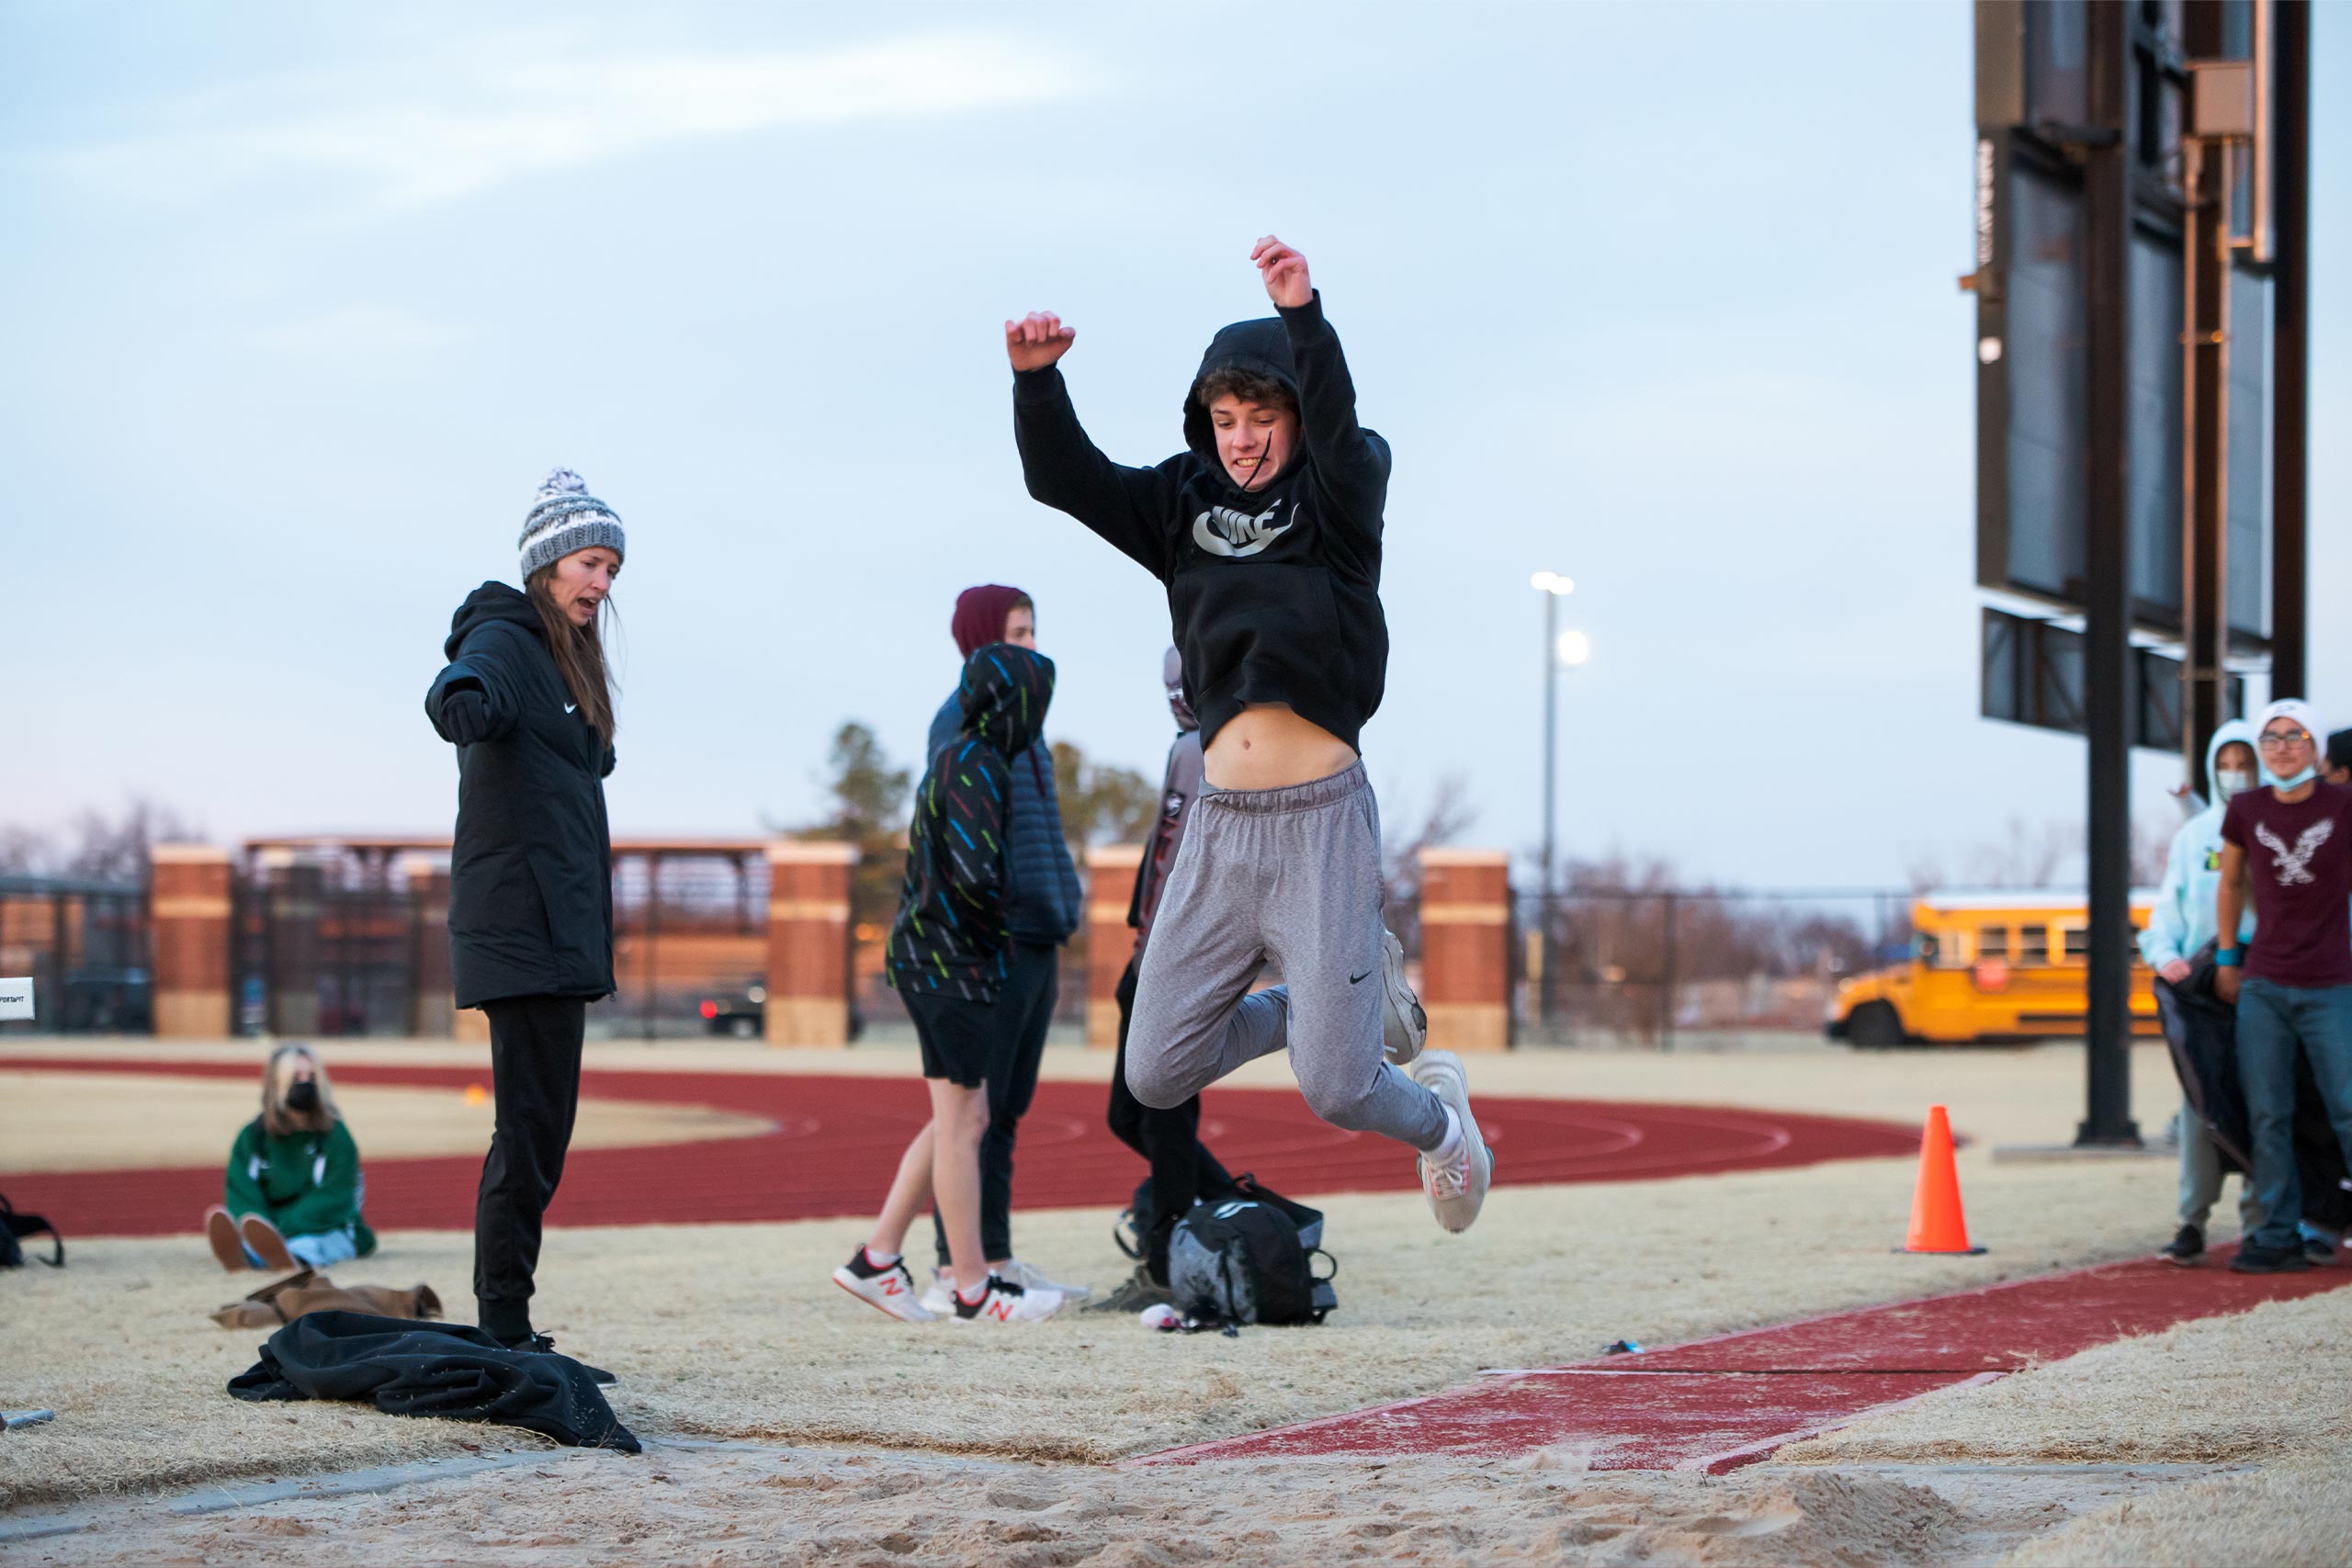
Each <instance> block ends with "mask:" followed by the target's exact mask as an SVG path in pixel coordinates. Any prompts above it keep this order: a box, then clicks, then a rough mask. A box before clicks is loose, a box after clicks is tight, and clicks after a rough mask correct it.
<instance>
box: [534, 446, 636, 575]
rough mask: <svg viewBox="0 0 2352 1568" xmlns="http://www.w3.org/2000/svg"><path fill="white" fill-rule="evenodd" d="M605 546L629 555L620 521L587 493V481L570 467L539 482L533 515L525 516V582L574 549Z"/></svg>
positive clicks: (561, 469)
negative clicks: (534, 573) (536, 572)
mask: <svg viewBox="0 0 2352 1568" xmlns="http://www.w3.org/2000/svg"><path fill="white" fill-rule="evenodd" d="M598 545H602V546H604V547H605V548H606V549H608V550H610V551H612V552H613V554H615V555H616V556H626V555H628V548H627V547H626V546H625V545H624V543H623V541H622V537H621V520H620V519H619V518H617V517H616V516H614V515H613V511H612V508H610V507H608V506H606V505H605V503H604V502H601V501H598V500H597V499H596V498H595V497H594V496H593V495H590V494H589V493H588V481H587V480H585V479H582V478H581V477H580V476H579V475H578V474H575V473H573V472H572V471H571V469H570V468H558V469H556V470H555V471H554V472H553V473H550V474H549V475H548V477H547V478H546V479H542V480H541V481H539V493H538V495H537V497H536V498H535V499H534V500H533V501H532V502H531V514H530V515H529V516H528V517H526V518H524V519H523V537H522V538H521V539H520V540H518V541H517V546H518V547H519V548H520V549H521V550H522V552H523V581H526V582H528V581H530V580H531V573H533V572H535V571H537V570H539V568H541V567H543V566H546V565H548V563H549V562H551V561H559V560H561V559H562V558H564V557H566V556H568V555H570V554H571V552H572V551H574V550H586V549H593V548H594V547H596V546H598Z"/></svg>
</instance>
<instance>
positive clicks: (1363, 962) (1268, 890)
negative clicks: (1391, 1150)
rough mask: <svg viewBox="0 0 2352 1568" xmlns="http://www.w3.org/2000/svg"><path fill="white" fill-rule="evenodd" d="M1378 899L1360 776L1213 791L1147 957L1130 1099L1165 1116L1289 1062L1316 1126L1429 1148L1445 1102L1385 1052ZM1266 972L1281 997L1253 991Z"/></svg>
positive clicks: (1367, 800)
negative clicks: (1279, 1060)
mask: <svg viewBox="0 0 2352 1568" xmlns="http://www.w3.org/2000/svg"><path fill="white" fill-rule="evenodd" d="M1382 893H1383V889H1382V884H1381V877H1380V807H1378V806H1376V805H1375V804H1374V801H1373V798H1372V785H1371V784H1370V783H1369V782H1368V781H1367V780H1366V779H1365V777H1364V771H1363V763H1362V762H1358V763H1356V764H1355V765H1354V766H1352V767H1351V768H1349V769H1348V770H1347V771H1346V772H1345V773H1333V774H1332V775H1331V776H1330V777H1329V778H1327V779H1317V780H1315V781H1314V782H1313V783H1311V784H1293V785H1291V786H1290V787H1289V788H1286V789H1250V790H1240V789H1216V788H1213V787H1212V788H1210V789H1209V790H1208V791H1207V792H1206V793H1204V795H1202V796H1201V798H1200V801H1199V803H1198V804H1197V805H1195V806H1194V807H1193V816H1192V820H1191V821H1189V822H1187V823H1186V824H1185V827H1184V840H1183V843H1182V846H1180V847H1179V849H1178V850H1177V852H1176V864H1175V867H1174V868H1173V869H1172V870H1171V871H1170V873H1169V876H1168V886H1167V889H1166V891H1165V892H1163V893H1162V894H1161V895H1160V899H1159V912H1158V914H1157V915H1155V916H1154V917H1153V919H1152V922H1151V939H1150V941H1148V942H1146V943H1145V944H1144V950H1143V969H1142V972H1141V973H1140V974H1139V975H1138V976H1136V1005H1135V1013H1134V1016H1133V1019H1132V1021H1131V1022H1130V1024H1129V1027H1128V1030H1127V1088H1128V1089H1131V1090H1133V1091H1134V1093H1135V1097H1136V1099H1137V1100H1142V1101H1143V1102H1144V1103H1145V1104H1146V1105H1150V1106H1156V1107H1159V1108H1161V1109H1163V1110H1164V1109H1166V1108H1168V1107H1170V1106H1176V1105H1182V1103H1183V1102H1184V1101H1185V1100H1190V1099H1191V1098H1192V1097H1193V1095H1196V1094H1198V1093H1199V1092H1200V1091H1201V1090H1203V1089H1206V1088H1207V1087H1208V1086H1209V1085H1211V1084H1213V1083H1215V1082H1216V1080H1217V1079H1219V1078H1221V1077H1225V1076H1226V1075H1227V1073H1229V1072H1231V1071H1233V1069H1234V1068H1236V1067H1238V1066H1241V1064H1242V1063H1244V1062H1250V1061H1255V1060H1256V1059H1257V1058H1258V1057H1260V1056H1264V1055H1272V1053H1273V1052H1276V1051H1281V1050H1285V1049H1286V1050H1288V1051H1289V1052H1290V1065H1291V1071H1292V1072H1293V1073H1295V1075H1296V1076H1297V1077H1298V1087H1299V1089H1300V1090H1301V1091H1302V1092H1304V1093H1305V1095H1306V1103H1307V1105H1308V1106H1309V1107H1310V1108H1312V1109H1313V1111H1315V1114H1317V1116H1320V1117H1321V1118H1323V1120H1324V1121H1326V1122H1330V1123H1331V1124H1332V1125H1333V1126H1335V1127H1343V1128H1346V1129H1348V1130H1349V1131H1351V1132H1365V1133H1378V1134H1382V1135H1383V1136H1385V1137H1390V1138H1395V1139H1397V1140H1398V1141H1399V1142H1400V1143H1407V1144H1410V1145H1413V1146H1414V1147H1415V1148H1417V1149H1419V1150H1421V1151H1422V1152H1423V1153H1427V1152H1429V1151H1430V1150H1432V1149H1435V1148H1436V1147H1437V1146H1438V1145H1440V1144H1442V1143H1443V1142H1444V1141H1445V1105H1444V1102H1443V1101H1442V1100H1439V1099H1438V1098H1437V1096H1435V1095H1434V1094H1431V1093H1430V1091H1429V1090H1428V1089H1423V1088H1422V1087H1421V1086H1420V1085H1419V1084H1417V1083H1415V1082H1414V1081H1413V1080H1412V1079H1411V1078H1408V1077H1406V1076H1405V1075H1404V1074H1403V1073H1400V1072H1398V1071H1397V1069H1396V1068H1395V1067H1393V1066H1389V1065H1388V1062H1387V1060H1386V1058H1385V1056H1384V1055H1383V1054H1382V1047H1381V1028H1380V1023H1381V1019H1380V1009H1381V997H1382V992H1383V986H1382V982H1381V965H1382V962H1383V958H1384V956H1385V946H1384V943H1383V940H1382V934H1381V933H1382V927H1381V919H1380V906H1381V900H1382ZM1269 958H1271V959H1272V960H1273V962H1274V964H1275V965H1276V966H1277V967H1278V968H1279V969H1280V970H1281V971H1282V976H1283V982H1284V983H1283V985H1280V986H1275V987H1270V988H1268V989H1266V990H1262V991H1258V992H1255V993H1252V992H1251V991H1250V983H1251V982H1252V981H1254V980H1256V979H1257V977H1258V975H1259V972H1260V971H1261V970H1262V969H1263V968H1264V967H1265V966H1266V962H1267V960H1268V959H1269Z"/></svg>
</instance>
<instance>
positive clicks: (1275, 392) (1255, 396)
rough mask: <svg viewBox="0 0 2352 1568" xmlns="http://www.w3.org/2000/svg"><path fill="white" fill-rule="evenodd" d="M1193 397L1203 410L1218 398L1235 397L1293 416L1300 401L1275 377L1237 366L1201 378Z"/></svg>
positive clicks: (1229, 366) (1214, 371) (1230, 366)
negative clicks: (1272, 406) (1271, 407)
mask: <svg viewBox="0 0 2352 1568" xmlns="http://www.w3.org/2000/svg"><path fill="white" fill-rule="evenodd" d="M1193 396H1194V397H1195V398H1198V399H1199V400H1200V404H1201V407H1203V408H1207V407H1208V406H1209V405H1210V404H1211V403H1214V402H1216V400H1218V399H1219V398H1225V397H1233V398H1238V399H1240V400H1242V401H1243V402H1245V403H1272V404H1273V405H1274V406H1275V407H1276V408H1278V409H1281V410H1283V412H1286V413H1290V414H1294V415H1295V414H1296V413H1297V412H1298V399H1297V398H1296V397H1295V395H1293V393H1292V392H1291V389H1289V388H1288V387H1285V386H1283V384H1282V383H1281V382H1280V381H1277V380H1275V379H1274V378H1272V376H1268V375H1265V374H1263V373H1262V372H1260V371H1256V370H1245V369H1242V368H1241V367H1239V366H1237V365H1228V366H1227V367H1225V368H1224V369H1222V370H1212V371H1210V372H1209V373H1208V374H1207V375H1205V376H1204V377H1202V378H1201V380H1200V385H1199V386H1197V387H1196V388H1194V389H1193Z"/></svg>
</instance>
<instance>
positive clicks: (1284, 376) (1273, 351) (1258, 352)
mask: <svg viewBox="0 0 2352 1568" xmlns="http://www.w3.org/2000/svg"><path fill="white" fill-rule="evenodd" d="M1218 370H1254V371H1256V372H1257V373H1258V374H1259V375H1261V376H1270V377H1272V378H1273V379H1275V380H1277V381H1280V382H1281V383H1282V384H1283V386H1284V387H1286V388H1288V389H1289V390H1290V395H1291V400H1292V401H1294V402H1295V401H1297V400H1298V367H1297V366H1295V364H1293V363H1292V361H1291V356H1290V329H1289V328H1288V327H1285V326H1283V319H1282V318H1281V317H1280V316H1261V317H1259V318H1258V319H1257V320H1255V321H1236V322H1234V323H1233V324H1232V325H1231V326H1229V327H1227V328H1224V329H1223V330H1222V331H1220V332H1219V333H1217V334H1216V336H1215V337H1213V338H1211V339H1209V347H1208V352H1207V353H1206V354H1204V355H1201V367H1200V369H1199V371H1198V372H1197V373H1195V374H1194V376H1193V384H1192V385H1191V386H1189V387H1187V388H1185V389H1184V445H1185V446H1189V447H1191V448H1192V449H1193V452H1195V453H1196V454H1198V455H1199V456H1201V457H1205V458H1207V459H1208V461H1209V464H1210V466H1211V467H1212V468H1215V469H1216V471H1217V472H1218V473H1220V474H1222V473H1223V472H1225V466H1224V465H1223V464H1222V463H1219V462H1218V461H1217V459H1216V428H1215V427H1214V426H1213V425H1211V424H1210V423H1209V411H1208V410H1206V409H1204V408H1203V407H1202V406H1201V400H1200V396H1199V393H1200V389H1201V383H1202V382H1203V381H1205V380H1207V379H1208V378H1209V376H1210V374H1211V373H1212V372H1214V371H1218Z"/></svg>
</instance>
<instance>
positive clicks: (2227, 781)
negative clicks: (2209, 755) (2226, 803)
mask: <svg viewBox="0 0 2352 1568" xmlns="http://www.w3.org/2000/svg"><path fill="white" fill-rule="evenodd" d="M2253 787H2254V775H2253V774H2252V773H2241V772H2239V771H2238V770H2237V769H2235V768H2220V769H2217V770H2215V772H2214V773H2213V788H2214V789H2215V791H2216V792H2218V793H2219V794H2220V795H2221V797H2222V799H2223V800H2227V799H2229V798H2230V796H2232V795H2235V794H2237V793H2238V792H2239V791H2241V790H2249V789H2252V788H2253Z"/></svg>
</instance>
